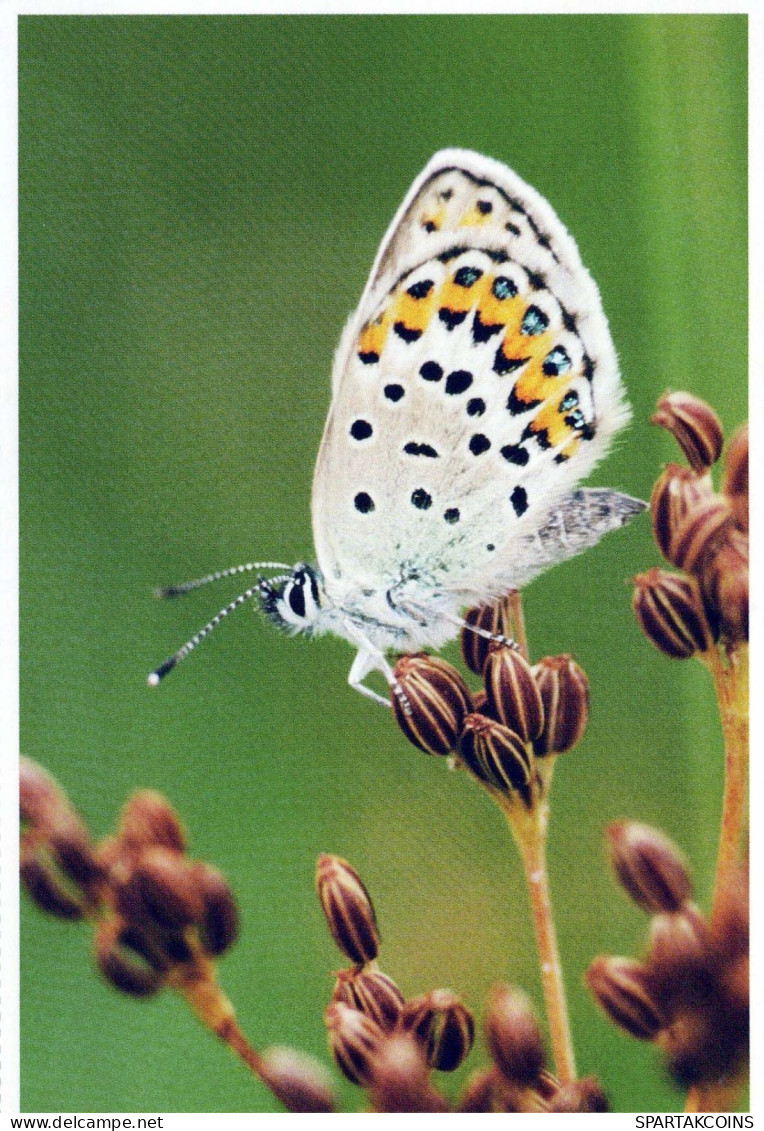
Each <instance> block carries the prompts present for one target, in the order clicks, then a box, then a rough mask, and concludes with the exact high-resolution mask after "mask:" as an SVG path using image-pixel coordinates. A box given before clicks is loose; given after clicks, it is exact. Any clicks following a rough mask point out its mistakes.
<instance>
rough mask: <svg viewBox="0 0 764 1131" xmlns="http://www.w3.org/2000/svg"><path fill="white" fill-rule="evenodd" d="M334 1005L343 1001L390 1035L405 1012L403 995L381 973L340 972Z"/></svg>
mask: <svg viewBox="0 0 764 1131" xmlns="http://www.w3.org/2000/svg"><path fill="white" fill-rule="evenodd" d="M332 1001H341V1002H342V1003H343V1004H344V1005H349V1006H350V1008H351V1009H360V1011H361V1012H362V1013H366V1014H368V1016H369V1017H371V1018H373V1020H374V1021H376V1022H377V1024H378V1025H379V1026H380V1028H382V1029H384V1031H385V1032H386V1033H390V1032H391V1031H392V1030H393V1029H394V1028H395V1026H396V1024H397V1023H398V1019H399V1018H400V1015H401V1011H402V1009H403V994H402V993H401V991H400V990H399V989H398V987H397V986H396V984H395V982H394V981H393V980H392V978H389V977H388V976H387V974H383V973H382V971H381V970H375V969H374V968H373V967H367V968H365V969H363V970H356V969H353V970H340V972H339V974H338V975H337V981H336V983H335V986H334V993H333V994H332Z"/></svg>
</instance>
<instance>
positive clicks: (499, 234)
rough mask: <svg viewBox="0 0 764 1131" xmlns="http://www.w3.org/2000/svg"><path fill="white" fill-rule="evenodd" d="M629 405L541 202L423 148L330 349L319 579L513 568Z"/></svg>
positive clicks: (499, 172)
mask: <svg viewBox="0 0 764 1131" xmlns="http://www.w3.org/2000/svg"><path fill="white" fill-rule="evenodd" d="M626 417H627V410H626V409H625V407H624V403H623V395H622V389H621V385H620V382H619V378H618V370H617V363H616V359H615V353H614V350H613V347H612V343H611V340H610V334H609V330H608V327H607V321H606V319H605V316H604V313H603V312H602V307H601V303H600V299H599V293H598V291H597V288H596V286H595V284H594V282H593V281H592V279H591V277H590V276H589V274H588V272H587V271H586V270H585V268H584V267H583V266H582V264H581V261H580V258H579V255H578V251H577V248H576V245H575V243H574V241H573V240H572V238H571V237H570V236H569V235H568V233H567V231H566V230H565V228H564V227H563V225H562V224H561V222H560V221H559V220H558V219H557V217H556V215H555V214H554V212H553V211H552V209H551V207H550V206H549V204H548V203H547V202H546V201H545V200H543V198H541V197H540V196H539V195H538V194H537V193H536V192H535V191H534V190H533V189H531V188H530V187H529V186H527V185H526V184H524V182H522V181H521V180H520V178H518V177H517V176H516V175H515V174H514V173H512V172H511V171H510V170H509V169H507V168H506V167H505V166H503V165H500V164H499V163H498V162H494V161H490V160H489V159H487V158H484V157H480V156H479V155H477V154H472V153H469V152H466V151H461V150H446V151H444V152H443V153H441V154H438V155H436V157H435V158H433V160H432V161H431V162H430V164H429V165H428V166H427V168H426V169H425V170H424V172H423V173H422V174H421V176H420V177H419V178H418V179H417V181H415V183H414V185H413V186H412V189H411V190H410V192H409V194H408V196H407V198H406V200H405V201H404V203H403V205H402V206H401V209H400V210H399V212H398V214H397V216H396V218H395V220H394V221H393V224H392V225H391V228H390V230H389V232H388V234H387V235H386V237H385V239H384V240H383V243H382V246H381V248H380V251H379V253H378V256H377V259H376V261H375V264H374V267H373V269H372V273H371V277H370V279H369V282H368V284H367V287H366V289H365V291H364V294H363V297H362V299H361V303H360V306H359V308H358V311H357V312H356V314H355V315H354V316H353V318H351V320H350V322H349V324H348V326H347V327H346V330H345V333H344V335H343V338H342V341H341V344H340V349H339V351H338V354H337V359H336V362H335V371H334V381H333V400H332V405H331V409H330V412H329V418H328V420H327V426H326V430H325V434H324V439H323V441H322V445H321V451H320V454H319V459H318V463H317V467H316V475H315V479H314V492H313V526H314V537H315V542H316V550H317V554H318V559H319V565H320V566H321V569H322V571H323V573H324V576H325V578H326V580H327V584H328V585H331V584H332V579H337V580H338V581H339V580H340V579H346V578H348V577H352V578H353V579H354V580H355V581H356V582H357V583H358V584H359V585H363V584H366V585H367V586H368V587H370V588H376V589H380V588H382V587H389V586H391V585H394V584H395V583H396V580H397V579H400V577H401V576H402V575H404V574H405V575H406V576H409V577H412V578H414V579H416V578H417V577H419V576H421V578H422V592H423V594H424V593H426V592H428V591H429V592H433V591H439V592H452V593H454V594H456V593H465V594H467V593H469V594H471V595H475V594H480V593H483V594H485V595H489V594H491V593H495V592H499V591H501V590H502V589H503V588H506V587H507V586H509V585H513V584H517V583H518V582H517V580H515V579H516V578H517V577H519V575H520V572H523V574H524V575H525V574H527V568H526V569H525V570H524V571H521V570H520V565H521V561H520V553H521V548H522V546H523V544H524V543H523V539H527V538H528V537H529V536H532V535H533V534H534V533H535V532H536V531H537V530H538V529H539V528H540V527H541V526H542V525H543V523H544V520H545V517H546V515H547V514H548V513H549V512H550V510H551V509H552V508H553V507H554V505H555V504H556V503H557V501H558V500H560V499H562V498H564V497H565V496H566V495H568V494H569V493H570V492H571V491H572V489H573V488H574V487H575V485H576V483H577V482H578V481H579V480H580V479H581V478H582V477H583V476H584V475H586V474H587V473H588V472H589V471H590V470H591V468H592V467H593V466H594V464H595V463H596V462H597V460H598V459H599V458H600V457H601V456H602V455H603V454H604V452H605V451H606V449H607V446H608V443H609V440H610V438H611V436H612V434H613V432H614V431H615V430H617V428H618V427H620V426H621V425H622V424H623V423H624V421H625V419H626Z"/></svg>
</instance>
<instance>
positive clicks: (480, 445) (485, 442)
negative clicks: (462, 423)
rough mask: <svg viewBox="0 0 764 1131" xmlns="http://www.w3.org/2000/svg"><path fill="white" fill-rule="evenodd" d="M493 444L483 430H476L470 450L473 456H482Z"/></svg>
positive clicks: (471, 440)
mask: <svg viewBox="0 0 764 1131" xmlns="http://www.w3.org/2000/svg"><path fill="white" fill-rule="evenodd" d="M490 446H491V441H490V440H489V439H488V437H487V436H484V435H483V433H482V432H476V433H475V435H474V436H471V437H470V444H469V447H470V451H471V452H472V454H473V456H481V455H482V454H483V452H487V451H488V449H489V448H490Z"/></svg>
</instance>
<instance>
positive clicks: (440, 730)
mask: <svg viewBox="0 0 764 1131" xmlns="http://www.w3.org/2000/svg"><path fill="white" fill-rule="evenodd" d="M395 678H396V680H397V681H398V683H399V685H400V687H401V690H402V691H403V693H404V695H405V696H406V700H407V708H408V711H410V714H409V713H407V710H406V708H405V707H404V706H403V705H402V704H401V701H400V698H399V697H398V695H396V694H395V692H393V693H392V695H391V702H392V705H393V711H394V713H395V718H396V721H397V723H398V726H399V727H400V728H401V730H402V731H403V733H404V734H405V735H406V738H408V740H409V742H413V744H414V746H418V747H419V749H420V750H424V752H425V753H426V754H441V755H447V754H450V753H451V752H452V751H453V749H454V747H455V746H456V744H457V742H458V740H459V735H460V734H461V730H462V725H463V723H464V717H465V715H466V714H468V712H469V711H471V710H472V699H471V696H470V690H469V688H468V687H467V684H466V683H465V682H464V680H463V679H462V677H461V675H460V674H459V672H458V671H457V670H456V668H454V667H452V666H451V664H447V663H446V662H445V660H440V659H438V657H437V656H427V655H425V654H424V653H420V654H418V655H415V656H401V657H400V659H399V660H398V662H397V664H396V665H395Z"/></svg>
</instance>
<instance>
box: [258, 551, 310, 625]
mask: <svg viewBox="0 0 764 1131" xmlns="http://www.w3.org/2000/svg"><path fill="white" fill-rule="evenodd" d="M258 596H259V599H260V608H261V609H262V610H263V612H264V613H265V615H266V616H267V617H269V618H270V619H271V620H272V621H273V622H274V624H275V625H276V626H277V627H278V628H281V629H283V630H284V631H285V632H289V633H290V634H294V633H298V632H308V633H309V632H310V631H311V629H312V628H313V626H314V624H315V622H316V620H317V618H318V617H319V615H320V613H321V611H322V610H323V609H324V608H325V607H326V595H325V593H324V591H323V586H322V584H321V575H320V573H319V572H318V570H317V569H315V568H314V567H313V566H309V565H306V564H305V562H298V563H297V565H296V566H295V567H294V569H293V570H292V572H291V573H289V574H286V575H282V576H281V577H273V578H269V579H268V580H265V579H264V580H262V581H261V582H260V584H259V586H258Z"/></svg>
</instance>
